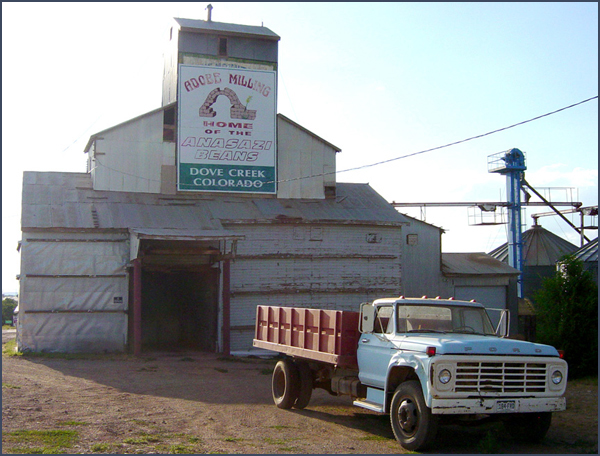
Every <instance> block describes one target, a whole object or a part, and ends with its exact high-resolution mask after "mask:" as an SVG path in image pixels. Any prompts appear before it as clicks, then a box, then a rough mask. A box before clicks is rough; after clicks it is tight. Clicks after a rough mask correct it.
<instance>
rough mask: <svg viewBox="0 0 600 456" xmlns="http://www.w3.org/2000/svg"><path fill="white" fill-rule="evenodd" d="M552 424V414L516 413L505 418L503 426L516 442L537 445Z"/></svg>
mask: <svg viewBox="0 0 600 456" xmlns="http://www.w3.org/2000/svg"><path fill="white" fill-rule="evenodd" d="M551 422H552V412H540V413H516V414H514V415H511V416H510V417H507V419H506V420H505V421H504V426H505V427H506V429H507V430H508V433H509V434H510V435H511V436H512V438H513V439H515V440H517V441H518V442H526V443H537V442H539V441H540V440H542V439H543V438H544V437H545V436H546V433H547V432H548V429H550V423H551Z"/></svg>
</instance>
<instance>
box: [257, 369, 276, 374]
mask: <svg viewBox="0 0 600 456" xmlns="http://www.w3.org/2000/svg"><path fill="white" fill-rule="evenodd" d="M259 372H260V373H261V374H262V375H271V374H272V373H273V369H260V370H259Z"/></svg>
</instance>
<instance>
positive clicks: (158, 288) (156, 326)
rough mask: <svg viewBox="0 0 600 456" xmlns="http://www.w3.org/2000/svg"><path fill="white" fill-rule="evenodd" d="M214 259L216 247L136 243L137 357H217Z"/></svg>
mask: <svg viewBox="0 0 600 456" xmlns="http://www.w3.org/2000/svg"><path fill="white" fill-rule="evenodd" d="M219 257H220V251H219V243H218V241H213V242H209V241H182V240H155V239H143V240H141V242H140V248H139V257H138V258H139V261H140V264H141V281H140V282H141V290H140V297H141V306H140V307H141V318H140V320H139V321H140V322H141V328H140V329H141V331H140V333H141V350H142V351H146V352H147V351H156V350H161V351H162V350H166V351H178V350H200V351H211V352H215V351H217V349H218V338H219V331H218V319H219V277H220V270H219V268H218V265H219V264H220V262H219ZM136 261H137V260H136ZM132 288H133V287H132ZM133 301H134V300H133V299H132V300H130V302H133ZM131 310H132V312H131V314H132V315H133V314H134V312H133V309H131ZM133 320H134V319H130V322H133ZM132 326H133V325H132ZM131 329H133V328H131ZM132 332H133V331H131V332H130V334H131V333H132Z"/></svg>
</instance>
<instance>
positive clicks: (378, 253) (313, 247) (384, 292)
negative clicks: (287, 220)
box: [226, 225, 402, 350]
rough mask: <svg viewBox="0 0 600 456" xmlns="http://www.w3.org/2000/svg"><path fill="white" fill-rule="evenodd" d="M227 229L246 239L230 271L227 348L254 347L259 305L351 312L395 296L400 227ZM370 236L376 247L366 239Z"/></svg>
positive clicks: (266, 227) (331, 226)
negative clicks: (229, 343)
mask: <svg viewBox="0 0 600 456" xmlns="http://www.w3.org/2000/svg"><path fill="white" fill-rule="evenodd" d="M226 228H227V229H228V230H231V231H234V232H238V233H240V234H241V233H243V234H244V235H245V236H246V239H245V240H244V241H240V242H239V243H238V249H237V256H236V259H235V261H234V262H233V263H232V266H231V292H232V300H231V308H232V315H231V325H232V328H233V329H232V340H231V347H232V350H249V349H250V348H251V347H252V337H253V329H252V328H253V327H254V318H255V314H256V306H257V305H259V304H270V305H281V306H302V307H312V308H331V309H338V310H339V309H342V310H355V311H356V310H357V309H358V308H359V305H360V303H361V302H364V301H367V300H372V299H375V298H378V297H381V296H388V295H389V296H395V295H398V294H399V290H400V279H401V278H400V242H401V237H402V235H401V229H400V228H398V227H377V229H375V230H374V229H373V228H372V227H364V226H340V225H319V226H316V225H255V226H238V225H230V226H227V225H226ZM373 234H376V235H377V236H376V239H377V240H378V241H379V242H376V243H370V242H368V240H369V239H373V237H372V236H370V235H373ZM317 239H318V240H317Z"/></svg>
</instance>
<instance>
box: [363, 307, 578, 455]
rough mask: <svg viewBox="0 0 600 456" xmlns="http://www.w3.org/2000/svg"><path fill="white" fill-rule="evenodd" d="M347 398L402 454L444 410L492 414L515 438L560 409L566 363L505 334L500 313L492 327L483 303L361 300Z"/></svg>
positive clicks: (425, 437)
mask: <svg viewBox="0 0 600 456" xmlns="http://www.w3.org/2000/svg"><path fill="white" fill-rule="evenodd" d="M359 329H360V332H361V335H360V338H359V343H358V349H357V361H358V371H359V373H358V378H359V380H360V382H361V383H362V384H363V385H365V386H366V387H367V395H366V398H361V399H357V400H355V401H354V404H355V405H357V406H360V407H364V408H367V409H370V410H374V411H377V412H382V413H389V414H390V418H391V423H392V429H393V431H394V434H395V436H396V438H397V439H398V441H399V442H400V443H401V444H402V446H403V447H405V448H406V449H408V450H416V449H419V448H423V447H425V446H426V445H427V444H428V443H430V442H431V441H432V440H433V439H434V437H435V434H436V432H437V424H438V421H439V420H440V418H442V417H444V416H445V415H454V417H455V418H464V419H471V420H472V419H474V418H484V417H492V416H498V417H500V416H501V417H502V418H503V419H504V420H505V424H506V425H507V427H508V429H509V431H510V432H511V434H513V435H514V436H515V437H516V438H518V439H520V440H529V441H536V440H540V439H541V438H542V437H544V435H545V434H546V432H547V430H548V428H549V426H550V421H551V416H552V412H555V411H561V410H565V408H566V399H565V398H564V397H563V394H564V392H565V388H566V383H567V363H566V362H565V361H564V360H563V359H561V357H560V356H559V353H558V351H557V350H556V349H555V348H554V347H551V346H548V345H541V344H535V343H531V342H525V341H520V340H513V339H508V338H506V336H507V334H508V312H507V311H501V318H500V322H499V324H498V327H497V328H494V327H493V325H492V323H491V320H490V317H489V315H488V313H487V312H486V309H485V307H484V306H483V305H482V304H480V303H476V302H472V301H471V302H467V301H458V300H453V299H439V298H436V299H428V298H420V299H415V298H410V299H405V298H403V297H400V298H384V299H378V300H375V301H374V302H373V303H363V304H362V305H361V310H360V325H359Z"/></svg>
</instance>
